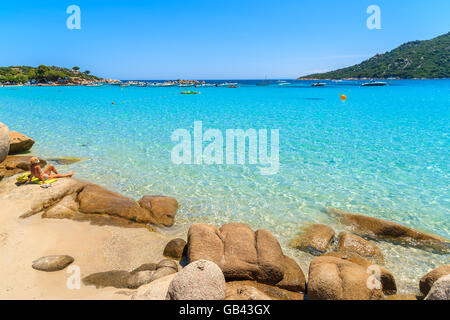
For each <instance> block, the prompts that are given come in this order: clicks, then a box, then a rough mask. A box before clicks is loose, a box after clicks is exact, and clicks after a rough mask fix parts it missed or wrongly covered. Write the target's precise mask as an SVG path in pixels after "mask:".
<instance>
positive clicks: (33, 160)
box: [30, 157, 40, 164]
mask: <svg viewBox="0 0 450 320" xmlns="http://www.w3.org/2000/svg"><path fill="white" fill-rule="evenodd" d="M39 162H40V161H39V159H38V158H37V157H31V159H30V163H31V164H37V163H39Z"/></svg>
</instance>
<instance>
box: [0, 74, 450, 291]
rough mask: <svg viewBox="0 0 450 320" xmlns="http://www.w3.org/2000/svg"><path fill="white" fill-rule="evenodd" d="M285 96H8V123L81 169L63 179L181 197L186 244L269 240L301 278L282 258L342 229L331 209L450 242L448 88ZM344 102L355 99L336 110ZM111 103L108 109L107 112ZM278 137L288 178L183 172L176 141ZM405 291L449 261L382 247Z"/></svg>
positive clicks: (75, 91) (264, 90) (165, 92)
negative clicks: (192, 237)
mask: <svg viewBox="0 0 450 320" xmlns="http://www.w3.org/2000/svg"><path fill="white" fill-rule="evenodd" d="M289 82H291V83H292V85H290V86H279V85H278V83H277V82H276V81H273V84H272V85H270V86H256V85H254V84H255V82H254V81H253V82H252V81H241V86H240V87H239V88H227V87H219V88H215V87H213V88H198V89H195V90H199V91H200V92H201V94H199V95H181V94H180V92H181V91H182V90H183V88H177V87H169V88H150V87H144V88H141V87H123V88H122V87H118V86H102V87H3V88H0V122H4V123H5V124H7V125H8V126H9V128H10V130H16V131H20V132H22V133H25V134H27V135H29V136H30V137H32V138H33V139H35V140H36V144H35V146H34V147H33V149H32V152H33V153H34V154H37V155H39V156H41V157H43V158H52V157H65V156H73V157H79V158H85V159H87V160H85V161H82V162H78V163H75V164H72V165H68V166H65V167H60V170H61V171H63V172H65V171H69V170H74V171H76V177H78V178H83V179H87V180H90V181H92V182H96V183H98V184H101V185H103V186H105V187H108V188H110V189H112V190H115V191H117V192H120V193H123V194H126V195H128V196H131V197H134V198H139V197H141V196H142V195H146V194H164V195H170V196H174V197H176V198H177V199H178V201H179V202H180V206H181V207H180V210H179V212H178V215H177V222H176V225H175V227H173V228H172V229H167V230H162V232H170V233H174V234H180V235H184V234H185V233H186V230H187V228H188V226H189V225H190V224H191V223H193V222H207V223H212V224H215V225H218V226H220V225H222V224H224V223H227V222H230V221H238V222H244V223H248V224H249V225H250V226H251V227H253V228H255V229H257V228H265V229H268V230H270V231H271V232H272V233H274V235H276V237H277V238H278V239H279V240H280V242H281V243H282V245H283V247H284V248H285V250H286V251H287V252H288V254H290V255H292V256H294V257H296V258H297V260H298V261H299V263H300V264H301V266H302V268H303V270H304V271H305V273H306V272H307V270H308V269H307V266H308V262H309V261H310V260H311V258H312V257H311V256H309V255H308V254H305V253H301V252H299V251H296V250H293V249H290V248H288V242H289V240H290V239H291V238H293V237H294V236H295V234H296V233H297V232H298V231H299V230H300V227H301V226H302V225H303V224H305V223H309V222H318V223H325V224H328V225H330V226H332V227H333V228H335V230H336V231H341V230H343V227H342V226H341V225H339V224H338V223H337V222H336V221H334V220H333V219H332V218H330V217H329V216H327V215H326V214H325V213H323V209H324V208H325V207H335V208H339V209H344V210H347V211H350V212H354V213H361V214H366V215H371V216H374V217H379V218H384V219H389V220H393V221H396V222H399V223H402V224H404V225H407V226H410V227H413V228H417V229H420V230H423V231H426V232H430V233H434V234H438V235H440V236H443V237H446V238H450V192H449V182H450V170H449V169H450V168H449V167H450V161H449V150H450V80H393V81H390V83H389V85H388V86H386V87H360V86H359V83H357V82H356V81H343V82H339V83H335V82H328V85H327V86H325V87H311V83H310V82H304V81H289ZM341 94H345V95H346V96H347V100H346V101H345V102H343V101H341V99H340V95H341ZM113 103H114V104H113ZM194 121H202V123H203V129H204V130H207V129H210V128H213V129H220V130H222V132H224V133H225V130H226V129H243V130H247V129H249V128H254V129H256V130H259V129H279V132H280V170H279V172H278V174H276V175H272V176H264V175H261V174H260V171H259V169H258V167H257V166H255V165H244V166H240V165H175V164H173V163H172V162H171V150H172V148H173V147H174V146H175V145H176V143H175V142H173V141H171V139H170V137H171V134H172V132H173V131H174V130H176V129H180V128H182V129H188V130H189V131H191V132H192V129H193V125H194ZM377 245H379V246H380V248H381V249H382V251H383V253H384V255H385V260H386V261H387V263H386V267H387V268H388V269H389V270H391V271H392V272H393V273H394V276H395V277H396V280H397V282H398V285H399V287H400V291H401V292H415V291H417V288H418V280H419V279H420V277H421V276H422V275H424V274H425V273H426V272H428V271H429V270H431V269H432V268H434V267H437V266H441V265H443V264H448V263H449V262H450V256H449V255H438V254H433V253H429V252H426V251H423V250H419V249H413V248H405V247H402V246H394V245H392V244H389V243H386V242H378V243H377Z"/></svg>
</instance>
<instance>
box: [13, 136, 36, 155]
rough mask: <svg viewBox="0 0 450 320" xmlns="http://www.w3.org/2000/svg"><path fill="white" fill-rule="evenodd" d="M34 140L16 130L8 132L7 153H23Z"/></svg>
mask: <svg viewBox="0 0 450 320" xmlns="http://www.w3.org/2000/svg"><path fill="white" fill-rule="evenodd" d="M33 144H34V140H33V139H31V138H30V137H28V136H26V135H24V134H22V133H19V132H17V131H10V132H9V154H17V153H24V152H26V151H28V150H30V149H31V147H32V146H33Z"/></svg>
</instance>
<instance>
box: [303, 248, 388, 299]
mask: <svg viewBox="0 0 450 320" xmlns="http://www.w3.org/2000/svg"><path fill="white" fill-rule="evenodd" d="M369 276H370V274H368V273H367V270H366V269H365V268H363V267H361V266H360V265H357V264H356V263H353V262H350V261H347V260H343V259H339V258H335V257H326V256H322V257H317V258H314V259H313V260H312V261H311V264H310V266H309V281H308V288H307V291H308V299H310V300H381V299H383V298H384V296H383V293H382V291H381V288H376V287H371V286H370V279H369Z"/></svg>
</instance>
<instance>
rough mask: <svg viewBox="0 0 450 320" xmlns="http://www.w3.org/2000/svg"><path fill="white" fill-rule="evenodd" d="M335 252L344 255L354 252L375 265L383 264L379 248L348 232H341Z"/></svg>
mask: <svg viewBox="0 0 450 320" xmlns="http://www.w3.org/2000/svg"><path fill="white" fill-rule="evenodd" d="M337 251H338V252H342V253H346V252H354V253H357V254H359V255H360V256H361V257H364V258H367V259H370V260H373V261H375V262H377V263H383V262H384V258H383V254H382V253H381V250H380V248H378V247H377V246H376V245H375V244H374V243H372V242H370V241H367V240H365V239H363V238H361V237H358V236H356V235H354V234H350V233H348V232H341V233H340V234H339V236H338V241H337Z"/></svg>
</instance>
